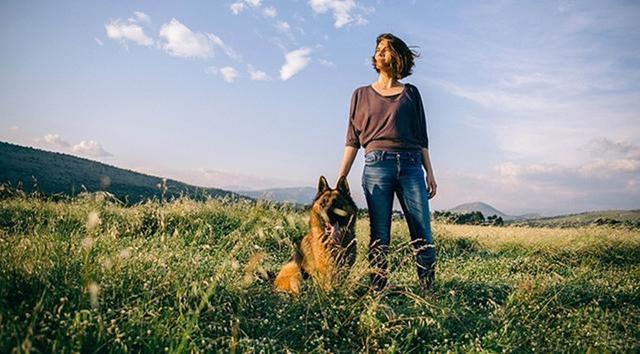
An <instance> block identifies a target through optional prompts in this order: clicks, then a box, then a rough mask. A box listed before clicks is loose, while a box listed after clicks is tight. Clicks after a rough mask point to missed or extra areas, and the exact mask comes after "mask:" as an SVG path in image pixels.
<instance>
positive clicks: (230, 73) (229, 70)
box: [220, 66, 238, 83]
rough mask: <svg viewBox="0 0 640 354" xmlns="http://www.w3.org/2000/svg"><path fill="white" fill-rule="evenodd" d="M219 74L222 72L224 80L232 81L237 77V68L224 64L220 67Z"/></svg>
mask: <svg viewBox="0 0 640 354" xmlns="http://www.w3.org/2000/svg"><path fill="white" fill-rule="evenodd" d="M220 74H222V78H223V79H224V81H226V82H229V83H232V82H233V81H234V80H235V79H236V77H238V70H236V69H235V68H233V67H231V66H225V67H224V68H220Z"/></svg>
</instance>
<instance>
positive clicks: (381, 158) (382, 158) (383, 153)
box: [380, 150, 387, 160]
mask: <svg viewBox="0 0 640 354" xmlns="http://www.w3.org/2000/svg"><path fill="white" fill-rule="evenodd" d="M386 154H387V152H386V151H384V150H382V153H381V154H380V160H384V156H385V155H386Z"/></svg>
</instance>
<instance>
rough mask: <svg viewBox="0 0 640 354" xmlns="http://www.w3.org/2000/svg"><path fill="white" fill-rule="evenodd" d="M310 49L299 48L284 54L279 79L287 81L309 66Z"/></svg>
mask: <svg viewBox="0 0 640 354" xmlns="http://www.w3.org/2000/svg"><path fill="white" fill-rule="evenodd" d="M310 53H311V48H300V49H296V50H294V51H291V52H289V53H286V54H285V60H286V62H285V64H284V65H283V66H282V68H281V69H280V79H281V80H289V79H290V78H291V77H293V76H294V75H295V74H297V73H298V72H300V71H301V70H302V69H304V68H305V67H306V66H307V65H309V61H311V58H309V54H310Z"/></svg>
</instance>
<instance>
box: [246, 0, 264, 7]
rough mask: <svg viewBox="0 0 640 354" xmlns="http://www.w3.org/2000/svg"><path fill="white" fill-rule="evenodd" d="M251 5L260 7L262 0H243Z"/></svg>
mask: <svg viewBox="0 0 640 354" xmlns="http://www.w3.org/2000/svg"><path fill="white" fill-rule="evenodd" d="M244 2H245V3H247V5H249V6H251V7H260V5H261V3H262V0H244Z"/></svg>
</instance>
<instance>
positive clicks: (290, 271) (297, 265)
mask: <svg viewBox="0 0 640 354" xmlns="http://www.w3.org/2000/svg"><path fill="white" fill-rule="evenodd" d="M302 257H303V256H302V251H300V249H299V248H297V247H296V250H295V251H294V253H293V257H292V258H291V261H289V262H288V263H287V264H285V265H283V266H282V269H280V272H279V273H278V275H277V276H276V277H275V279H274V280H273V286H274V287H275V289H276V291H280V292H285V293H288V294H291V295H298V294H300V287H301V286H302V277H303V276H304V273H305V272H304V271H303V270H302Z"/></svg>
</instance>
